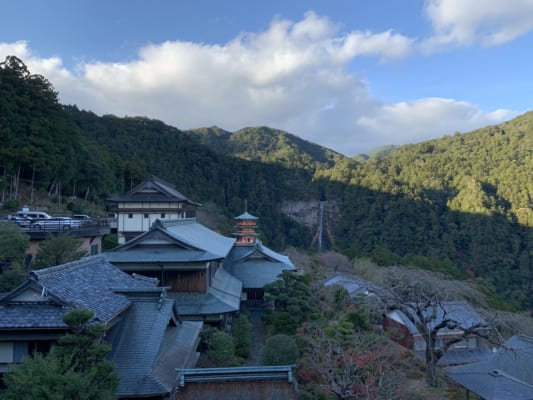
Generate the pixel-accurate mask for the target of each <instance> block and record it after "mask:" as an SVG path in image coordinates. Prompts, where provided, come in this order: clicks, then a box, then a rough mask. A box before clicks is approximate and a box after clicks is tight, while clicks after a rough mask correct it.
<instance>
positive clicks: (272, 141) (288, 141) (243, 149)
mask: <svg viewBox="0 0 533 400" xmlns="http://www.w3.org/2000/svg"><path fill="white" fill-rule="evenodd" d="M186 132H187V133H189V134H191V135H193V136H195V137H197V138H198V139H199V140H200V141H201V142H202V143H203V144H205V145H207V146H209V148H211V149H212V150H213V151H216V152H218V153H221V154H228V155H232V156H234V157H238V158H242V159H244V160H250V161H259V162H262V163H276V164H280V165H282V166H284V167H287V168H303V169H307V170H316V169H321V168H331V167H333V166H334V165H335V164H336V163H337V162H338V161H340V160H342V159H343V158H344V156H343V155H342V154H339V153H337V152H335V151H333V150H329V149H327V148H325V147H322V146H319V145H317V144H315V143H311V142H309V141H306V140H303V139H301V138H299V137H297V136H294V135H291V134H290V133H287V132H283V131H280V130H277V129H272V128H268V127H265V126H261V127H255V128H244V129H240V130H238V131H236V132H228V131H225V130H223V129H220V128H218V127H211V128H199V129H195V130H191V131H186Z"/></svg>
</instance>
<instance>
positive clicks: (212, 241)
mask: <svg viewBox="0 0 533 400" xmlns="http://www.w3.org/2000/svg"><path fill="white" fill-rule="evenodd" d="M158 224H159V225H160V226H161V227H163V228H164V229H166V230H167V232H169V233H170V234H171V235H172V236H174V237H175V238H176V239H178V240H179V241H180V242H183V243H185V244H187V245H189V246H193V247H195V248H197V249H202V250H205V251H207V252H210V253H213V254H216V255H218V256H219V257H221V258H224V257H226V256H227V255H228V253H229V252H230V250H231V248H232V247H233V244H234V243H235V240H236V239H234V238H229V237H226V236H223V235H221V234H219V233H217V232H215V231H213V230H211V229H209V228H207V227H206V226H204V225H202V224H200V223H199V222H198V221H197V220H196V219H194V218H188V219H177V220H166V221H162V220H158V221H157V222H156V223H155V226H157V225H158Z"/></svg>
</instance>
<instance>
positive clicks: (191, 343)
mask: <svg viewBox="0 0 533 400" xmlns="http://www.w3.org/2000/svg"><path fill="white" fill-rule="evenodd" d="M161 293H163V292H162V291H161V292H160V293H159V294H158V293H151V294H150V293H145V294H144V295H141V294H139V295H130V296H129V299H130V301H131V302H132V307H131V308H130V309H129V310H128V311H127V313H126V316H125V318H124V319H123V320H122V321H121V322H120V325H119V326H116V327H114V328H113V329H112V330H111V331H110V332H109V335H108V336H109V338H110V341H111V344H112V346H113V350H112V353H111V355H110V359H111V360H112V361H113V362H114V363H115V365H116V371H117V373H118V374H119V377H120V386H119V390H118V394H119V395H121V396H128V395H129V396H133V395H135V396H140V395H155V394H159V393H168V392H170V391H171V389H172V388H173V383H174V382H175V380H176V377H177V372H176V370H175V369H176V368H182V367H183V366H184V365H187V361H188V360H189V357H190V356H191V354H192V352H193V351H194V350H195V347H196V340H197V338H198V334H199V332H200V329H201V326H202V324H201V323H189V324H186V325H184V326H183V327H182V325H181V324H180V325H178V326H177V327H169V326H168V325H169V322H170V321H171V319H172V315H173V300H171V299H169V298H166V297H161ZM163 344H164V346H163ZM167 352H168V353H167ZM169 354H172V355H173V357H169Z"/></svg>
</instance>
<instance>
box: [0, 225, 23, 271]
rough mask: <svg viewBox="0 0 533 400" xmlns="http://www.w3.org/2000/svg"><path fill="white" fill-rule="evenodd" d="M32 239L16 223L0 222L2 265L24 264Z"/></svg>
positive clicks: (0, 258)
mask: <svg viewBox="0 0 533 400" xmlns="http://www.w3.org/2000/svg"><path fill="white" fill-rule="evenodd" d="M29 242H30V237H29V236H28V235H26V234H25V233H24V232H22V230H21V229H20V228H19V227H18V226H17V225H16V224H14V223H11V222H0V263H11V262H16V263H20V264H22V262H23V261H24V255H25V253H26V249H27V248H28V244H29Z"/></svg>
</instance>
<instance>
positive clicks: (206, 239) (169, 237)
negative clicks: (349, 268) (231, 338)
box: [106, 218, 242, 325]
mask: <svg viewBox="0 0 533 400" xmlns="http://www.w3.org/2000/svg"><path fill="white" fill-rule="evenodd" d="M234 242H235V239H234V238H228V237H226V236H223V235H220V234H218V233H216V232H215V231H212V230H211V229H209V228H207V227H205V226H203V225H202V224H200V223H199V222H198V221H197V220H196V219H194V218H189V219H178V220H173V221H168V220H167V221H163V220H158V221H156V222H155V223H154V224H153V225H152V228H151V229H150V230H149V231H148V232H145V233H143V234H141V235H139V236H137V237H135V238H134V239H131V240H130V241H128V242H127V243H125V244H123V245H121V246H119V247H117V248H115V249H113V250H112V251H110V252H108V253H106V257H107V259H108V260H109V262H111V263H112V264H113V265H115V266H117V267H119V268H120V269H122V270H123V271H125V272H128V273H140V274H142V275H146V276H151V277H154V278H157V279H159V280H160V282H161V285H164V286H168V287H169V293H168V295H169V296H170V297H172V298H173V299H175V300H176V302H177V304H178V309H179V312H180V316H181V317H182V318H184V319H187V320H202V321H206V322H210V323H215V324H221V325H225V323H226V322H227V320H228V318H230V317H231V314H233V313H235V312H237V311H238V310H239V306H240V298H241V291H242V283H241V281H239V280H238V279H236V278H235V277H233V276H232V275H230V274H229V273H228V272H227V271H226V270H225V260H226V258H227V256H228V254H229V252H230V251H231V249H232V246H233V243H234Z"/></svg>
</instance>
